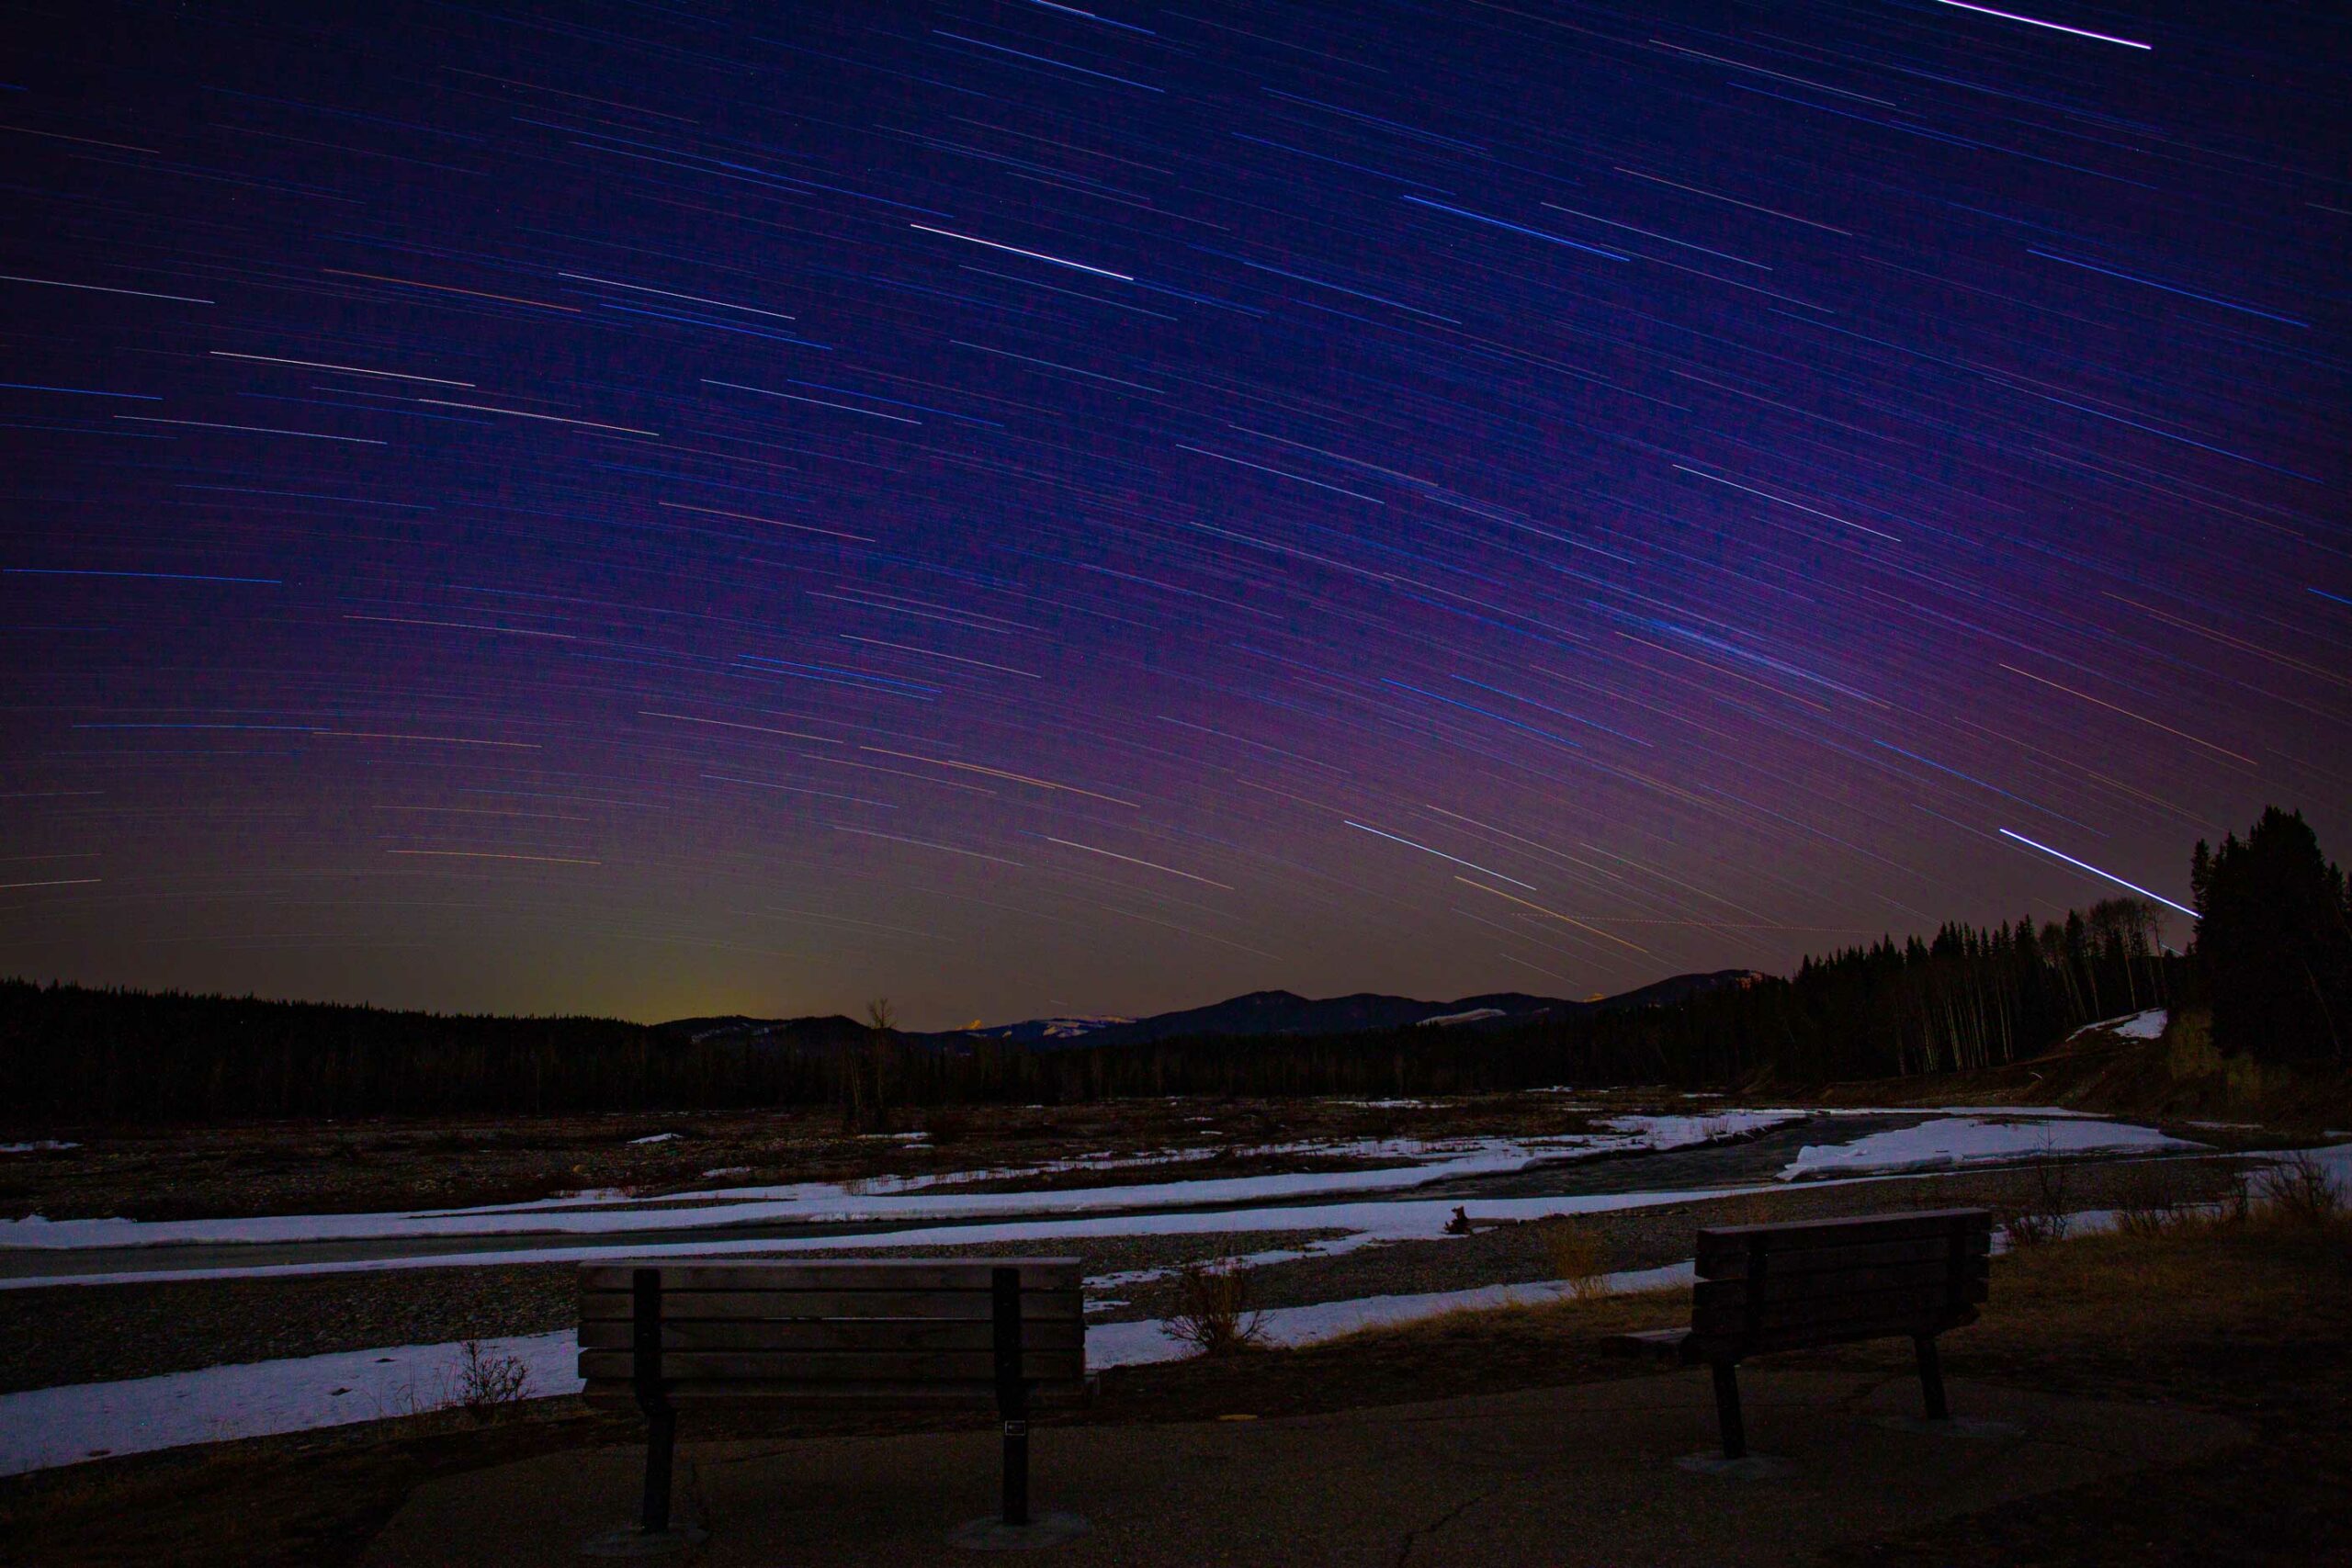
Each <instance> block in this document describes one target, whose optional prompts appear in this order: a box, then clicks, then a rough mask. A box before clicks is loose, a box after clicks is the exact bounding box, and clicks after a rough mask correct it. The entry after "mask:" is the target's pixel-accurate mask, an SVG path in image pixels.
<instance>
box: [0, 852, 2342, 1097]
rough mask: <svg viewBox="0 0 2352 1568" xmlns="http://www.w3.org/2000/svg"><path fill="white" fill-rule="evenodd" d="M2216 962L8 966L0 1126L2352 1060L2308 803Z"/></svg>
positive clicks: (2144, 932) (1916, 944)
mask: <svg viewBox="0 0 2352 1568" xmlns="http://www.w3.org/2000/svg"><path fill="white" fill-rule="evenodd" d="M2191 882H2192V886H2193V887H2194V889H2195V893H2196V897H2197V899H2198V906H2199V910H2200V914H2201V918H2200V920H2199V931H2198V936H2197V939H2196V941H2195V942H2194V943H2193V944H2192V946H2191V948H2190V950H2189V953H2188V954H2187V955H2186V956H2184V955H2181V954H2177V953H2167V952H2166V951H2165V949H2164V948H2163V947H2162V946H2161V945H2160V944H2159V942H2157V940H2156V931H2157V920H2156V911H2155V910H2154V908H2153V907H2152V906H2150V905H2148V904H2145V903H2143V902H2142V901H2140V900H2137V899H2112V900H2109V901H2107V902H2104V903H2100V904H2096V905H2093V906H2092V907H2091V908H2088V909H2087V910H2081V911H2077V912H2075V913H2074V914H2071V915H2069V916H2068V917H2067V919H2065V920H2064V921H2054V922H2050V923H2046V924H2043V925H2041V926H2040V927H2036V926H2035V925H2034V924H2033V923H2032V922H2031V921H2030V920H2027V919H2019V920H2017V921H2015V922H2014V923H2011V924H2008V925H2000V926H1993V927H1990V928H1983V929H1979V928H1974V927H1969V926H1962V925H1948V926H1946V927H1945V928H1944V929H1943V930H1942V931H1939V932H1937V933H1936V935H1935V936H1934V937H1933V938H1932V939H1930V940H1926V941H1922V940H1920V939H1918V938H1916V937H1914V938H1911V939H1909V940H1906V941H1905V942H1894V941H1893V940H1891V939H1888V940H1882V941H1880V942H1878V943H1876V944H1875V945H1872V946H1870V947H1860V948H1853V949H1850V950H1848V951H1845V952H1841V953H1831V954H1828V955H1826V956H1824V957H1819V958H1811V959H1807V960H1806V961H1805V962H1804V964H1802V965H1800V966H1799V968H1798V970H1797V972H1796V973H1795V974H1794V975H1792V976H1787V977H1785V978H1779V977H1768V976H1757V977H1753V978H1751V979H1749V980H1748V981H1747V982H1746V983H1742V984H1736V985H1727V986H1723V987H1716V988H1714V989H1712V990H1707V991H1702V992H1700V993H1699V994H1696V995H1693V996H1689V997H1685V998H1680V999H1678V1000H1675V1001H1671V1002H1666V1003H1662V1004H1660V1005H1657V1006H1653V1007H1634V1008H1618V1009H1598V1010H1589V1011H1582V1012H1577V1013H1573V1014H1570V1015H1567V1016H1565V1017H1560V1018H1552V1019H1544V1020H1541V1021H1534V1022H1532V1023H1525V1024H1519V1025H1514V1026H1510V1027H1502V1028H1493V1027H1487V1026H1481V1025H1457V1026H1453V1027H1442V1028H1427V1027H1422V1028H1407V1029H1396V1030H1386V1031H1377V1032H1364V1033H1359V1034H1350V1035H1320V1036H1297V1035H1272V1036H1263V1035H1261V1036H1250V1037H1232V1036H1224V1037H1212V1038H1192V1039H1171V1040H1165V1041H1156V1042H1151V1043H1141V1044H1126V1045H1103V1046H1095V1047H1091V1048H1089V1047H1084V1046H1080V1047H1078V1048H1075V1049H1067V1050H1058V1051H1035V1050H1031V1049H1029V1048H1026V1047H1023V1046H1020V1045H1010V1044H1004V1043H997V1042H992V1041H972V1042H970V1043H950V1044H946V1045H941V1044H939V1043H936V1037H933V1040H931V1041H918V1040H914V1039H910V1038H909V1037H907V1036H904V1035H902V1034H899V1032H896V1031H895V1030H893V1029H891V1028H890V1027H888V1024H889V1019H888V1012H887V1010H885V1009H883V1008H881V1007H880V1006H879V1005H877V1009H876V1011H875V1012H874V1013H873V1015H872V1016H871V1018H870V1019H869V1021H868V1022H866V1023H863V1024H861V1023H857V1022H854V1021H851V1020H849V1019H846V1018H833V1019H809V1020H798V1021H793V1022H792V1023H790V1024H787V1025H783V1026H779V1027H776V1028H774V1029H769V1030H766V1031H765V1032H761V1031H758V1030H752V1031H748V1032H747V1031H742V1030H728V1029H718V1030H713V1031H710V1032H695V1031H690V1030H683V1029H671V1028H656V1027H647V1026H644V1025H639V1024H632V1023H624V1022H620V1021H614V1020H609V1019H592V1018H492V1017H444V1016H440V1015H436V1014H431V1013H417V1012H388V1011H383V1010H378V1009H373V1008H357V1007H336V1006H326V1005H315V1004H308V1003H288V1002H266V1001H259V1000H255V999H254V998H243V999H239V998H224V997H197V996H187V995H184V994H180V993H172V992H166V993H147V992H140V991H121V990H95V989H87V988H84V987H71V986H50V987H42V986H35V985H31V984H28V983H25V982H22V981H11V982H0V1122H6V1123H8V1124H29V1123H40V1122H52V1123H53V1122H107V1121H130V1122H140V1121H152V1122H174V1121H222V1120H232V1119H237V1118H288V1117H344V1116H383V1115H393V1116H432V1115H453V1114H489V1115H536V1114H548V1113H556V1112H578V1111H644V1110H655V1109H707V1110H724V1109H741V1108H754V1107H763V1106H787V1105H794V1106H811V1105H830V1106H836V1107H839V1108H840V1109H841V1111H842V1120H843V1122H844V1123H845V1124H847V1125H851V1126H854V1127H857V1128H860V1129H873V1128H883V1127H889V1126H893V1125H899V1124H905V1123H906V1122H909V1121H910V1120H911V1118H912V1117H913V1116H914V1115H916V1114H918V1113H919V1112H920V1110H921V1108H924V1107H931V1106H940V1105H953V1104H959V1103H988V1102H1007V1101H1009V1102H1012V1103H1020V1104H1027V1103H1037V1102H1044V1103H1066V1102H1073V1101H1080V1100H1102V1099H1109V1098H1119V1097H1128V1096H1138V1095H1172V1094H1187V1095H1224V1094H1238V1095H1275V1096H1279V1095H1313V1094H1339V1095H1356V1096H1363V1097H1366V1098H1374V1097H1387V1096H1413V1095H1431V1094H1452V1093H1464V1092H1472V1091H1478V1090H1495V1089H1533V1088H1541V1087H1545V1086H1550V1085H1555V1084H1557V1085H1600V1084H1612V1083H1614V1084H1623V1083H1665V1084H1674V1085H1679V1086H1683V1087H1687V1088H1693V1089H1695V1088H1702V1087H1713V1088H1721V1087H1724V1086H1728V1085H1734V1084H1741V1083H1751V1084H1752V1083H1758V1082H1770V1083H1773V1084H1776V1085H1780V1086H1784V1087H1787V1088H1792V1089H1794V1088H1802V1087H1804V1086H1808V1085H1815V1084H1822V1083H1826V1082H1830V1081H1834V1080H1838V1079H1852V1078H1867V1077H1894V1076H1897V1075H1904V1074H1914V1073H1929V1072H1942V1071H1950V1070H1953V1069H1964V1068H1976V1067H1987V1066H1999V1065H2001V1064H2003V1063H2007V1062H2012V1061H2016V1060H2018V1059H2020V1058H2022V1057H2026V1056H2030V1055H2036V1054H2038V1053H2040V1052H2041V1051H2043V1050H2046V1049H2047V1048H2049V1047H2050V1046H2051V1045H2052V1044H2055V1043H2057V1042H2058V1041H2060V1040H2062V1039H2064V1037H2065V1036H2066V1034H2068V1033H2069V1032H2072V1031H2073V1030H2075V1029H2077V1028H2079V1027H2081V1026H2082V1025H2083V1024H2085V1023H2088V1022H2091V1021H2096V1020H2098V1019H2103V1018H2112V1017H2115V1016H2117V1015H2119V1014H2122V1013H2128V1012H2134V1011H2137V1010H2141V1009H2143V1008H2150V1007H2161V1006H2168V1005H2173V1004H2175V1003H2177V1002H2180V1001H2189V1002H2196V1003H2200V1004H2202V1003H2208V1002H2210V1005H2211V1008H2212V1010H2213V1022H2214V1040H2215V1043H2216V1044H2217V1045H2219V1046H2220V1047H2221V1048H2222V1050H2223V1051H2225V1052H2228V1053H2231V1054H2233V1055H2252V1056H2255V1057H2257V1058H2260V1059H2263V1060H2273V1061H2282V1062H2290V1061H2291V1062H2304V1061H2314V1060H2317V1061H2333V1062H2335V1063H2338V1064H2342V1063H2346V1062H2347V1061H2352V903H2347V899H2346V883H2345V878H2344V875H2343V874H2342V872H2340V871H2339V870H2338V869H2337V868H2336V867H2335V865H2334V864H2332V863H2328V862H2327V861H2326V860H2325V859H2324V857H2322V856H2321V854H2320V852H2319V846H2318V840H2316V838H2315V837H2313V835H2312V831H2311V829H2310V828H2309V827H2308V826H2307V825H2306V824H2305V823H2304V822H2303V820H2302V818H2301V817H2300V816H2297V815H2293V814H2290V813H2285V812H2280V811H2277V810H2275V809H2274V810H2272V811H2270V812H2267V813H2266V814H2265V815H2264V817H2263V818H2262V820H2261V821H2260V822H2258V823H2256V826H2255V828H2254V829H2253V830H2252V831H2251V832H2250V833H2249V834H2248V836H2247V837H2246V839H2245V840H2239V839H2238V838H2236V837H2235V836H2234V835H2233V836H2231V837H2230V838H2229V839H2227V840H2224V841H2223V843H2222V846H2221V848H2220V849H2219V850H2218V851H2214V850H2210V849H2209V848H2208V847H2207V846H2206V845H2204V844H2201V843H2200V844H2199V845H2198V846H2197V852H2196V856H2195V859H2194V862H2193V863H2192V871H2191Z"/></svg>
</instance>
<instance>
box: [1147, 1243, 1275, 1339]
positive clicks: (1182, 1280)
mask: <svg viewBox="0 0 2352 1568" xmlns="http://www.w3.org/2000/svg"><path fill="white" fill-rule="evenodd" d="M1177 1284H1178V1288H1179V1290H1180V1291H1181V1292H1182V1305H1181V1306H1180V1307H1179V1308H1178V1309H1177V1312H1176V1315H1175V1316H1173V1317H1171V1318H1170V1319H1169V1320H1168V1332H1169V1334H1170V1336H1171V1337H1174V1338H1176V1339H1179V1340H1181V1341H1182V1342H1183V1343H1184V1344H1187V1345H1190V1346H1191V1347H1193V1349H1194V1350H1196V1351H1198V1352H1199V1353H1200V1354H1202V1355H1204V1356H1229V1355H1231V1354H1233V1353H1234V1352H1235V1351H1238V1350H1246V1349H1249V1348H1251V1347H1252V1346H1257V1345H1263V1344H1264V1343H1265V1342H1266V1323H1265V1314H1262V1313H1260V1312H1257V1311H1254V1310H1253V1309H1252V1308H1251V1307H1250V1270H1249V1269H1247V1268H1245V1267H1243V1266H1242V1265H1241V1264H1240V1263H1238V1262H1235V1261H1231V1260H1228V1261H1226V1262H1223V1263H1187V1264H1185V1265H1184V1267H1183V1268H1182V1269H1179V1270H1178V1271H1177Z"/></svg>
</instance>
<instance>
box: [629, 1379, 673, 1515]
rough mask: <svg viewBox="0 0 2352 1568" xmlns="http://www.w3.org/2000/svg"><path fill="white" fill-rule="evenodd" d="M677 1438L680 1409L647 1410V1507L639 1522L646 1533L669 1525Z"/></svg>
mask: <svg viewBox="0 0 2352 1568" xmlns="http://www.w3.org/2000/svg"><path fill="white" fill-rule="evenodd" d="M677 1438H678V1416H677V1412H675V1411H673V1410H670V1409H667V1408H663V1409H659V1410H649V1411H647V1412H646V1413H645V1511H644V1513H643V1514H642V1515H641V1516H640V1517H639V1521H638V1523H639V1529H642V1530H644V1532H645V1533H646V1534H647V1535H662V1534H665V1533H667V1532H668V1530H669V1529H670V1472H671V1470H672V1467H673V1460H674V1459H675V1457H676V1452H677Z"/></svg>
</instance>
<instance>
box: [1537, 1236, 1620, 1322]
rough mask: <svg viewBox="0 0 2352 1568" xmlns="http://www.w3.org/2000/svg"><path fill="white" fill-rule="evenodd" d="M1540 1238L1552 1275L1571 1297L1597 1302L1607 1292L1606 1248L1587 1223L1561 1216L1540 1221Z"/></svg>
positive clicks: (1607, 1268) (1607, 1253) (1581, 1300)
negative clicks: (1583, 1223) (1565, 1287)
mask: <svg viewBox="0 0 2352 1568" xmlns="http://www.w3.org/2000/svg"><path fill="white" fill-rule="evenodd" d="M1543 1238H1544V1257H1545V1258H1547V1259H1549V1260H1550V1262H1551V1265H1552V1276H1553V1278H1555V1279H1556V1280H1561V1281H1563V1282H1564V1283H1566V1286H1567V1287H1568V1295H1569V1297H1570V1298H1571V1299H1573V1300H1576V1301H1580V1302H1586V1301H1597V1300H1599V1299H1600V1297H1602V1296H1605V1295H1607V1294H1608V1293H1609V1248H1608V1247H1607V1246H1606V1245H1605V1244H1604V1243H1603V1242H1602V1241H1601V1239H1600V1236H1599V1235H1595V1234H1594V1233H1593V1231H1592V1230H1591V1229H1590V1228H1589V1226H1586V1225H1580V1224H1577V1222H1576V1221H1574V1220H1572V1219H1569V1218H1567V1217H1566V1216H1565V1215H1563V1216H1562V1217H1561V1218H1559V1219H1556V1220H1551V1221H1548V1222H1546V1223H1545V1224H1544V1227H1543Z"/></svg>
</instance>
